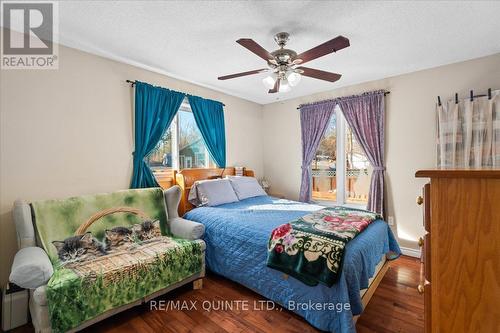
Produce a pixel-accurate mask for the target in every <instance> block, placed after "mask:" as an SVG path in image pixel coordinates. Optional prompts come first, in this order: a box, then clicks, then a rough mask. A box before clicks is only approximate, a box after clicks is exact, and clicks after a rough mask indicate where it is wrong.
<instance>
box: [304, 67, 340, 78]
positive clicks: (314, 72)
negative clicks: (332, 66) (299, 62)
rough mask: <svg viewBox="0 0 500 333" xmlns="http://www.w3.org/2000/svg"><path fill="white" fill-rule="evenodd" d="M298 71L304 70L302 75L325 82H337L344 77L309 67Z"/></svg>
mask: <svg viewBox="0 0 500 333" xmlns="http://www.w3.org/2000/svg"><path fill="white" fill-rule="evenodd" d="M297 69H300V70H302V71H303V72H302V75H304V76H309V77H313V78H315V79H319V80H325V81H330V82H335V81H337V80H338V79H340V78H341V77H342V75H340V74H337V73H331V72H325V71H321V70H319V69H314V68H308V67H302V66H301V67H297Z"/></svg>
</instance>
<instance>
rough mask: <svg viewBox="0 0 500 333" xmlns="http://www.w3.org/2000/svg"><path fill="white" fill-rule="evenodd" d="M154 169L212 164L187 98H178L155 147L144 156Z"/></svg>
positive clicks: (199, 166)
mask: <svg viewBox="0 0 500 333" xmlns="http://www.w3.org/2000/svg"><path fill="white" fill-rule="evenodd" d="M146 160H147V163H148V165H149V167H150V168H151V169H152V170H153V172H155V173H160V172H165V171H168V170H169V169H170V170H172V169H176V170H179V169H187V168H208V167H212V166H215V163H214V162H213V161H212V159H211V158H210V154H209V153H208V150H207V147H206V146H205V142H204V141H203V137H202V136H201V132H200V130H199V129H198V126H196V122H195V120H194V116H193V113H192V112H191V107H190V106H189V102H188V101H187V99H184V101H183V102H182V105H181V107H180V108H179V111H178V112H177V115H176V116H175V118H174V120H173V121H172V124H171V125H170V127H169V128H168V129H167V130H166V131H165V133H164V134H163V137H162V138H161V140H160V142H158V144H157V146H156V147H155V149H154V150H153V151H152V152H151V153H150V154H149V155H148V156H147V157H146Z"/></svg>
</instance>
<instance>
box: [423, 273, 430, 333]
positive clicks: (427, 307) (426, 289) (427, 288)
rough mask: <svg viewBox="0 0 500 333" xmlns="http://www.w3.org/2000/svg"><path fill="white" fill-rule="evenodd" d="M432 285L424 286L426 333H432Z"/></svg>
mask: <svg viewBox="0 0 500 333" xmlns="http://www.w3.org/2000/svg"><path fill="white" fill-rule="evenodd" d="M431 306H432V305H431V284H430V283H426V284H425V286H424V323H425V330H424V332H425V333H432V328H431V325H432V321H431V315H432V307H431Z"/></svg>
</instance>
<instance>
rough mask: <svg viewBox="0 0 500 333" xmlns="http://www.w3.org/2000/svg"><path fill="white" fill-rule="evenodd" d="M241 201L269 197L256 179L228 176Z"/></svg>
mask: <svg viewBox="0 0 500 333" xmlns="http://www.w3.org/2000/svg"><path fill="white" fill-rule="evenodd" d="M228 179H229V181H230V182H231V185H232V186H233V189H234V192H236V195H237V196H238V199H239V200H243V199H247V198H253V197H258V196H261V195H267V193H266V191H264V189H263V188H262V187H261V186H260V184H259V182H258V181H257V179H255V178H254V177H244V176H228Z"/></svg>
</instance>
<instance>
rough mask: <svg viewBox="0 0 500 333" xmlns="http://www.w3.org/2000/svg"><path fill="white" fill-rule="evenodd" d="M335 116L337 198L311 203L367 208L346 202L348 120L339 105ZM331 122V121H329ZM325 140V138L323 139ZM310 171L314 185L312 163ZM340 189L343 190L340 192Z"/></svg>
mask: <svg viewBox="0 0 500 333" xmlns="http://www.w3.org/2000/svg"><path fill="white" fill-rule="evenodd" d="M332 116H335V134H336V136H337V137H336V145H337V146H336V147H335V151H336V154H337V156H336V161H335V165H336V170H335V178H336V191H337V193H336V198H335V201H333V200H326V199H323V200H322V199H313V198H311V201H312V202H314V203H317V204H320V205H323V206H327V207H328V206H345V207H353V208H365V207H366V205H365V204H355V203H349V202H347V201H346V168H347V163H346V161H347V159H346V151H345V149H346V148H345V145H346V133H347V132H346V130H347V120H346V119H345V117H344V115H343V114H342V111H341V110H340V107H339V106H338V105H336V106H335V109H334V115H332ZM328 121H330V120H328ZM322 140H323V138H322ZM309 169H310V171H311V182H310V183H311V184H312V163H311V165H309ZM339 189H341V190H340V191H339ZM311 194H312V191H311Z"/></svg>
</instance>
